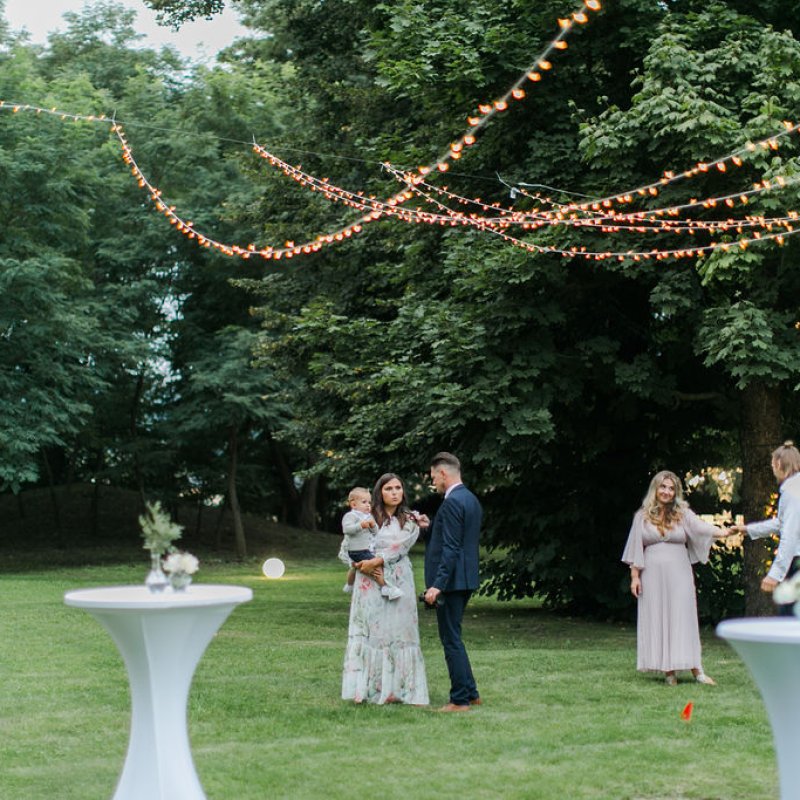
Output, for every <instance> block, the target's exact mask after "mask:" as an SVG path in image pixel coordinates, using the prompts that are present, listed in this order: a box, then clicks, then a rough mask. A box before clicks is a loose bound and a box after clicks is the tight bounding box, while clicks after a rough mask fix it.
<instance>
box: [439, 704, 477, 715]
mask: <svg viewBox="0 0 800 800" xmlns="http://www.w3.org/2000/svg"><path fill="white" fill-rule="evenodd" d="M438 710H439V711H441V712H442V713H445V714H447V713H450V712H451V711H469V710H470V706H457V705H456V704H455V703H448V704H447V705H446V706H442V707H441V708H440V709H438Z"/></svg>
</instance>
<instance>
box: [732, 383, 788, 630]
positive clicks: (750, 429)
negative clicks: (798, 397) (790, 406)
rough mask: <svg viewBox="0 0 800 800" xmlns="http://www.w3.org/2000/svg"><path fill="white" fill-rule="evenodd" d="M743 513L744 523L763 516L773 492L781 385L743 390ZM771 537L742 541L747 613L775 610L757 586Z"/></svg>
mask: <svg viewBox="0 0 800 800" xmlns="http://www.w3.org/2000/svg"><path fill="white" fill-rule="evenodd" d="M741 409H742V426H741V445H742V513H743V514H744V519H745V522H756V521H758V520H760V519H764V517H765V515H766V513H767V508H768V507H769V502H770V497H771V495H772V494H773V493H774V492H775V491H776V485H775V477H774V476H773V474H772V469H771V468H770V461H771V459H770V455H771V453H772V451H773V450H774V449H775V448H776V447H777V446H778V445H779V444H780V443H781V441H782V438H781V394H780V387H777V386H769V385H767V384H765V383H761V382H758V383H753V384H751V385H750V386H748V387H747V388H746V389H745V390H744V391H743V392H742V403H741ZM774 549H775V548H774V544H773V543H772V542H771V540H770V539H754V540H752V539H750V538H749V537H745V543H744V596H745V613H746V614H747V615H748V616H751V617H756V616H768V615H772V614H774V613H775V604H774V603H773V602H772V596H771V595H768V594H765V593H764V592H762V591H761V590H760V588H759V585H760V583H761V579H762V578H763V577H764V575H765V574H766V572H767V569H766V563H767V562H768V561H769V560H770V559H771V558H772V557H773V554H774Z"/></svg>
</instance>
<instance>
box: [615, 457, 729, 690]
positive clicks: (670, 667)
mask: <svg viewBox="0 0 800 800" xmlns="http://www.w3.org/2000/svg"><path fill="white" fill-rule="evenodd" d="M728 535H729V533H728V532H727V531H724V530H722V529H721V528H717V527H715V526H714V525H710V524H708V523H707V522H703V520H701V519H700V518H699V517H698V516H697V515H696V514H695V513H694V512H693V511H692V510H691V509H690V508H689V505H688V504H687V503H686V501H685V500H684V499H683V487H682V486H681V481H680V479H679V478H678V476H677V475H675V473H673V472H668V471H666V470H665V471H663V472H659V473H658V474H657V475H656V476H655V477H654V478H653V480H652V481H650V488H649V489H648V490H647V494H646V495H645V498H644V500H643V501H642V507H641V508H640V509H639V510H638V511H637V512H636V515H635V516H634V518H633V525H632V526H631V530H630V533H629V534H628V542H627V544H626V545H625V551H624V553H623V554H622V560H623V561H624V562H625V563H626V564H629V565H630V568H631V594H633V596H634V597H635V598H636V599H637V600H638V612H637V622H636V651H637V669H638V670H639V671H640V672H663V673H665V676H666V683H667V685H669V686H675V685H676V684H677V683H678V679H677V677H676V675H675V672H676V670H680V669H690V670H691V671H692V675H694V678H695V680H696V681H697V682H698V683H705V684H709V685H712V686H713V685H714V681H713V680H712V679H711V678H709V677H708V675H706V674H705V673H704V672H703V665H702V659H701V650H700V629H699V625H698V622H697V597H696V594H695V587H694V574H693V572H692V564H695V563H697V562H698V561H700V562H702V563H706V562H707V561H708V554H709V551H710V550H711V543H712V541H713V540H714V539H715V538H723V537H725V536H728Z"/></svg>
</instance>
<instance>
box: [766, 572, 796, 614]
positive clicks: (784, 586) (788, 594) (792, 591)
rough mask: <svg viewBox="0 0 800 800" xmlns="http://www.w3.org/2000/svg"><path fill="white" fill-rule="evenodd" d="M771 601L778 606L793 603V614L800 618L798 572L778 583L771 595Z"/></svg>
mask: <svg viewBox="0 0 800 800" xmlns="http://www.w3.org/2000/svg"><path fill="white" fill-rule="evenodd" d="M772 599H773V600H774V601H775V602H776V603H779V604H780V605H785V604H787V603H794V613H795V614H796V615H797V616H800V572H796V573H795V574H794V575H792V577H791V578H788V579H787V580H785V581H783V582H781V583H779V584H778V585H777V586H776V587H775V591H773V593H772Z"/></svg>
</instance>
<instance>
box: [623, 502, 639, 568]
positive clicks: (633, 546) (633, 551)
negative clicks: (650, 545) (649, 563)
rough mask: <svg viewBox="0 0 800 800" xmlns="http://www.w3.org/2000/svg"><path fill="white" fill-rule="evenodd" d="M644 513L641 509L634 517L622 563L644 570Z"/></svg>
mask: <svg viewBox="0 0 800 800" xmlns="http://www.w3.org/2000/svg"><path fill="white" fill-rule="evenodd" d="M643 533H644V513H643V512H642V510H641V509H640V510H639V511H637V512H636V514H635V515H634V517H633V524H632V525H631V529H630V532H629V533H628V541H627V542H626V544H625V549H624V550H623V551H622V561H624V562H625V563H626V564H630V566H632V567H636V568H637V569H644V543H643V541H642V534H643Z"/></svg>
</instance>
